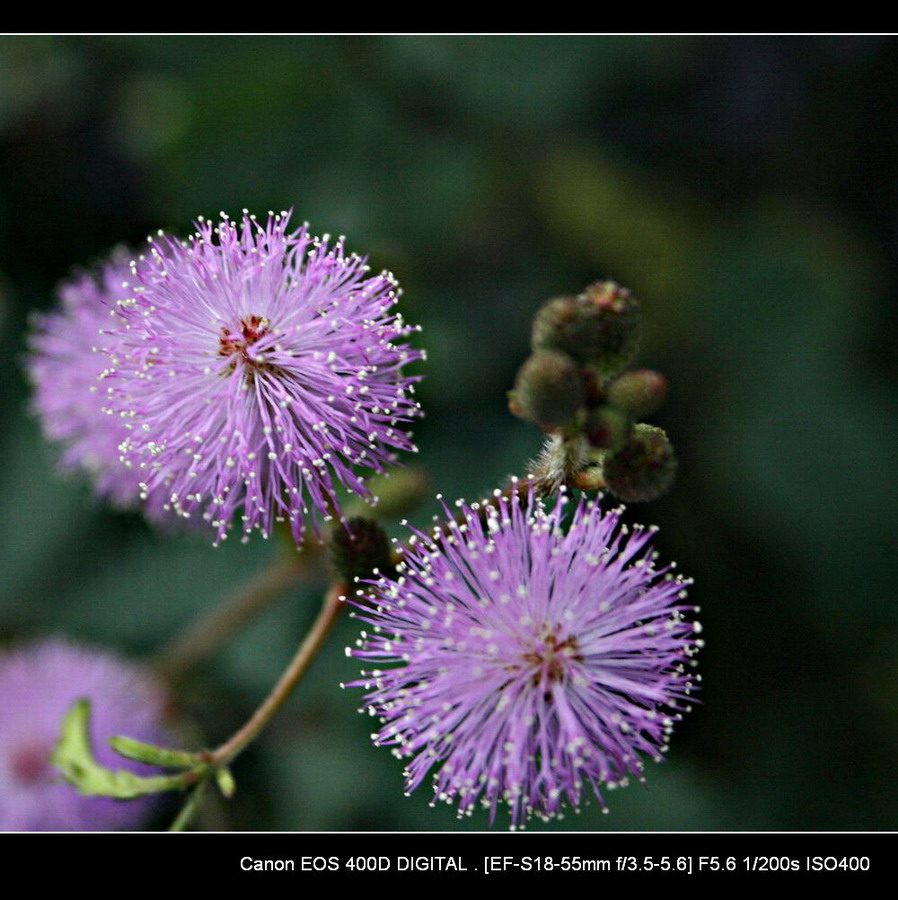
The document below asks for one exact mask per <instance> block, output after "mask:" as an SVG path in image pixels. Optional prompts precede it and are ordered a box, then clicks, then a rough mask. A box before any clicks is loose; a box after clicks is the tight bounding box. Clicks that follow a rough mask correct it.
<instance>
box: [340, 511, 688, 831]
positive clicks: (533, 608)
mask: <svg viewBox="0 0 898 900" xmlns="http://www.w3.org/2000/svg"><path fill="white" fill-rule="evenodd" d="M566 505H567V504H566V501H565V499H564V498H563V497H562V498H561V499H559V501H558V502H557V503H556V505H555V506H554V507H552V508H551V509H547V508H545V507H544V506H543V505H542V503H541V502H540V501H538V500H536V499H534V497H533V494H532V493H529V494H528V495H527V496H526V498H525V499H524V501H523V504H522V503H520V502H518V501H517V500H508V499H506V498H504V497H500V498H499V499H498V500H496V501H495V502H490V503H484V504H482V505H481V504H474V505H473V506H466V505H462V506H461V515H460V517H459V518H460V521H459V522H456V521H451V522H450V523H449V524H448V525H445V526H442V527H438V528H437V529H436V530H435V532H434V533H433V535H431V536H427V535H425V534H423V533H420V532H416V534H415V537H413V538H412V540H411V541H410V542H409V544H410V546H409V550H408V551H407V552H406V554H405V561H404V563H403V564H402V565H401V566H400V577H399V578H398V579H397V580H396V581H390V580H388V579H386V578H381V579H380V580H379V581H377V582H376V583H374V584H373V585H371V586H370V587H366V588H365V589H363V590H360V591H359V592H358V595H357V598H356V600H355V603H356V605H357V606H359V607H360V609H361V612H359V613H357V614H356V615H357V616H358V617H359V618H361V619H362V620H363V621H365V622H367V623H368V624H370V625H372V626H373V627H374V632H373V633H364V632H363V635H362V639H361V640H360V641H359V643H358V647H357V648H356V649H353V650H351V651H350V652H351V654H352V655H354V656H356V657H358V658H360V659H363V660H365V662H366V663H368V664H373V665H374V666H376V668H374V669H372V670H370V671H367V672H365V673H363V674H364V678H363V680H361V681H358V682H356V683H355V684H354V686H356V687H364V688H366V689H367V690H369V691H370V693H369V694H368V695H367V697H366V706H367V710H368V712H370V713H371V714H372V715H374V716H378V717H379V718H380V720H381V722H382V725H381V727H380V730H379V731H378V732H377V733H376V734H375V735H373V738H374V741H375V743H376V744H378V745H387V746H392V747H394V748H395V749H394V753H395V755H396V756H398V757H399V758H401V759H406V760H408V763H407V766H406V770H405V776H406V784H407V789H408V790H409V791H411V790H413V789H414V788H416V787H418V786H419V785H420V784H421V783H422V781H424V779H425V778H426V776H427V775H428V773H429V772H430V771H431V770H434V769H435V773H434V776H433V779H434V793H435V797H436V799H439V800H443V801H446V802H447V803H457V804H458V813H459V815H463V814H470V813H471V812H472V811H473V809H474V808H475V807H476V806H477V805H478V804H480V805H482V806H484V807H485V808H487V809H488V810H489V811H490V818H491V821H492V819H493V818H494V817H495V815H496V811H497V808H498V807H499V805H500V803H503V802H504V803H505V804H507V805H508V807H509V811H510V815H511V823H512V825H513V826H520V825H522V824H523V823H524V822H525V821H526V820H527V818H529V817H530V816H531V815H535V816H538V817H540V818H543V819H548V818H551V817H553V816H556V815H558V814H559V813H560V812H561V810H562V808H563V807H564V805H565V804H569V805H570V806H572V807H575V808H577V807H579V806H580V805H581V804H582V803H583V802H584V801H585V800H587V799H588V795H589V794H590V793H594V794H595V796H596V797H597V798H598V800H599V802H600V803H602V806H603V807H604V801H603V799H602V792H601V789H602V786H603V785H606V786H608V787H616V786H618V785H622V784H624V783H625V782H626V780H627V777H628V775H630V774H632V775H635V776H636V777H638V778H640V779H641V778H642V770H643V762H642V759H641V756H642V755H647V756H649V757H651V758H652V759H655V760H660V759H661V756H662V754H663V753H664V752H665V751H666V750H667V742H668V738H669V736H670V733H671V730H672V728H673V725H674V723H675V722H676V721H677V720H678V719H679V718H680V717H681V714H682V713H683V712H684V711H685V710H687V709H688V708H689V695H690V693H691V692H692V690H693V688H694V682H695V676H694V675H693V673H692V671H691V665H690V657H692V655H693V654H694V653H695V651H696V649H697V648H698V646H699V645H700V643H701V642H700V641H699V640H698V639H697V638H696V633H697V632H698V631H699V626H698V625H697V624H694V623H693V622H691V621H690V620H689V618H688V617H689V616H690V615H691V614H692V613H693V611H694V610H693V607H691V606H687V605H685V604H684V603H683V598H684V597H685V587H686V585H687V584H689V582H688V581H685V580H683V579H681V578H677V577H674V576H673V575H672V573H671V571H670V569H669V568H661V569H656V568H655V566H654V562H653V560H654V554H653V553H652V552H651V548H650V545H649V542H650V540H651V535H652V532H653V530H652V529H649V530H643V529H641V528H639V529H636V530H634V531H632V532H630V531H628V529H627V527H626V526H625V525H622V524H620V512H621V510H613V511H610V512H606V513H604V514H603V513H602V511H601V510H600V508H599V507H598V505H596V504H595V503H592V502H587V501H585V500H581V501H580V502H579V503H578V504H577V505H576V507H575V508H574V509H573V511H572V512H570V511H568V510H567V509H566ZM447 514H448V510H447ZM568 520H569V524H566V523H567V522H568ZM383 666H386V668H382V667H383Z"/></svg>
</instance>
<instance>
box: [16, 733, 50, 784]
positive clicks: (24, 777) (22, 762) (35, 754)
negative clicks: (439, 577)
mask: <svg viewBox="0 0 898 900" xmlns="http://www.w3.org/2000/svg"><path fill="white" fill-rule="evenodd" d="M10 770H11V771H12V776H13V778H14V779H15V780H16V781H19V782H21V783H23V784H35V783H36V782H38V781H45V780H46V779H47V777H48V775H49V774H50V771H51V770H50V748H49V747H48V746H47V743H46V741H40V740H31V741H28V742H27V743H23V744H21V745H19V746H18V747H14V748H13V751H12V755H11V759H10Z"/></svg>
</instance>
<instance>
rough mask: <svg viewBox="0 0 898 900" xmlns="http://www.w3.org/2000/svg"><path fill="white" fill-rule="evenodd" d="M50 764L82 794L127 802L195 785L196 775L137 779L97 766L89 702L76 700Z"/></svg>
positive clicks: (191, 773) (67, 716) (64, 724)
mask: <svg viewBox="0 0 898 900" xmlns="http://www.w3.org/2000/svg"><path fill="white" fill-rule="evenodd" d="M50 761H51V762H52V763H53V765H54V766H56V768H57V769H59V771H60V772H61V773H62V777H63V778H64V779H65V780H66V781H67V782H68V783H69V784H71V785H72V786H73V787H75V788H77V790H78V791H80V792H81V793H82V794H86V795H88V796H91V797H115V798H116V799H118V800H131V799H133V798H134V797H141V796H143V795H145V794H158V793H160V792H162V791H172V790H180V789H181V788H184V787H187V786H188V785H190V784H193V783H195V782H196V780H197V778H198V777H199V775H200V773H198V772H196V771H189V772H182V773H180V774H178V775H155V776H149V777H141V776H139V775H135V774H134V773H133V772H128V771H126V770H124V769H118V770H115V771H114V770H112V769H107V768H106V767H105V766H102V765H100V764H99V763H98V762H97V760H96V759H95V758H94V755H93V750H92V748H91V745H90V701H89V700H78V701H76V702H75V703H74V704H73V705H72V707H71V708H70V709H69V711H68V712H67V713H66V715H65V718H64V719H63V724H62V737H60V739H59V743H58V744H57V745H56V748H55V749H54V751H53V755H52V756H51V758H50Z"/></svg>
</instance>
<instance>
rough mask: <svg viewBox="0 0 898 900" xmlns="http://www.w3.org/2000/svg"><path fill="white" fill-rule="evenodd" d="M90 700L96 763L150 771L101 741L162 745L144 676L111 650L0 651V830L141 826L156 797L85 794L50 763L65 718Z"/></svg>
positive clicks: (154, 698)
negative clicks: (124, 738) (81, 702)
mask: <svg viewBox="0 0 898 900" xmlns="http://www.w3.org/2000/svg"><path fill="white" fill-rule="evenodd" d="M80 698H87V699H88V700H90V701H91V706H92V710H91V723H92V728H91V730H92V737H93V744H94V751H95V756H96V758H97V760H98V761H99V762H100V763H101V764H102V765H106V766H109V767H110V768H113V769H130V770H131V771H133V772H136V773H138V774H150V773H152V772H153V771H154V770H153V769H151V768H150V767H148V766H144V765H142V764H140V763H136V762H131V761H130V760H125V759H123V758H122V757H120V756H118V755H117V754H116V753H114V752H113V750H112V749H111V748H110V747H109V746H108V745H107V739H108V738H110V737H114V736H115V735H120V734H127V735H128V736H129V737H134V738H136V739H138V740H142V741H146V742H150V743H167V741H166V736H165V729H164V726H163V725H162V720H163V709H164V698H163V693H162V691H161V690H160V689H159V688H158V687H157V686H156V685H155V683H153V682H152V681H151V680H150V678H149V676H148V675H147V674H146V673H145V672H143V671H142V670H141V669H139V668H137V667H136V666H134V665H133V664H130V663H128V662H125V661H124V660H121V659H119V658H117V657H115V656H113V655H111V654H109V653H106V652H101V651H98V650H92V649H87V648H83V647H79V646H76V645H74V644H71V643H69V642H67V641H64V640H61V639H50V640H44V641H41V642H38V643H34V644H32V645H26V646H22V647H19V648H16V649H12V650H7V651H5V652H4V653H2V654H0V831H113V830H134V829H138V828H140V827H141V826H142V825H144V824H145V823H146V822H147V820H148V818H149V817H150V815H152V813H153V810H154V808H155V807H156V805H157V803H158V797H142V798H139V799H137V800H128V801H120V800H113V799H111V798H108V797H87V796H83V795H82V794H79V793H78V792H77V791H76V790H75V788H73V787H71V786H70V785H68V784H65V783H64V782H63V781H62V780H61V777H60V775H59V773H58V772H57V771H56V769H55V768H54V767H53V766H52V765H51V763H50V755H51V753H52V752H53V749H54V747H55V745H56V743H57V741H58V740H59V737H60V729H61V724H62V719H63V716H64V715H65V713H66V712H68V710H69V708H70V707H71V705H72V704H73V703H74V702H75V701H76V700H78V699H80Z"/></svg>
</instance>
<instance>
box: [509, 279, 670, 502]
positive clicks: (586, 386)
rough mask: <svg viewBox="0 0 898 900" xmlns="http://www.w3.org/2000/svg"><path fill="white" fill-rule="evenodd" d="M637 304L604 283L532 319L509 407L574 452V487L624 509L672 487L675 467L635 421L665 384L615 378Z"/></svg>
mask: <svg viewBox="0 0 898 900" xmlns="http://www.w3.org/2000/svg"><path fill="white" fill-rule="evenodd" d="M639 332H640V310H639V302H638V301H637V299H636V298H635V297H634V296H633V295H632V294H631V293H630V291H628V290H627V289H626V288H623V287H621V286H620V285H618V284H615V283H614V282H613V281H600V282H596V283H595V284H591V285H590V286H589V287H588V288H586V290H585V291H583V293H581V294H578V295H577V296H564V297H555V298H554V299H552V300H549V301H548V302H547V303H546V304H544V305H543V307H542V308H541V309H540V310H539V312H538V313H537V314H536V317H535V319H534V322H533V337H532V349H533V353H532V355H531V356H530V357H529V358H528V359H527V361H526V362H525V363H524V365H523V366H522V367H521V369H520V371H519V372H518V375H517V379H516V380H515V386H514V390H513V391H511V392H510V394H509V407H510V409H511V411H512V413H514V414H515V415H516V416H519V417H520V418H522V419H526V420H527V421H529V422H532V423H533V424H534V425H537V426H538V427H539V428H540V429H542V431H543V432H545V433H546V434H548V435H551V436H553V438H555V439H556V440H555V443H554V444H552V445H550V446H556V447H562V448H563V447H564V446H565V445H566V444H568V445H572V444H577V445H582V444H584V443H585V445H586V446H587V448H588V449H587V451H586V452H585V453H584V454H581V457H580V463H579V464H578V466H577V467H576V468H578V469H579V471H577V472H576V473H575V475H576V485H577V486H579V487H582V488H585V489H589V488H598V487H604V488H607V489H608V490H610V491H611V492H612V493H614V494H616V495H617V496H618V497H620V498H621V499H622V500H626V501H644V500H654V499H655V498H656V497H659V496H661V495H662V494H663V493H665V491H667V489H668V488H669V487H670V486H671V484H672V483H673V480H674V476H675V474H676V467H677V460H676V456H675V455H674V451H673V447H672V446H671V444H670V441H669V440H668V438H667V435H666V434H665V433H664V430H663V429H661V428H656V427H654V426H652V425H646V424H643V423H640V422H639V421H638V420H640V419H642V418H644V417H646V416H650V415H652V414H653V413H654V412H656V411H657V410H658V409H659V408H660V406H661V404H662V403H663V402H664V399H665V397H666V395H667V381H666V380H665V378H664V376H663V375H661V374H660V373H658V372H654V371H652V370H650V369H635V370H631V371H626V372H625V371H623V370H624V368H625V367H626V366H627V365H629V364H630V362H631V361H632V360H633V358H634V356H635V355H636V352H637V350H638V347H639Z"/></svg>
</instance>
